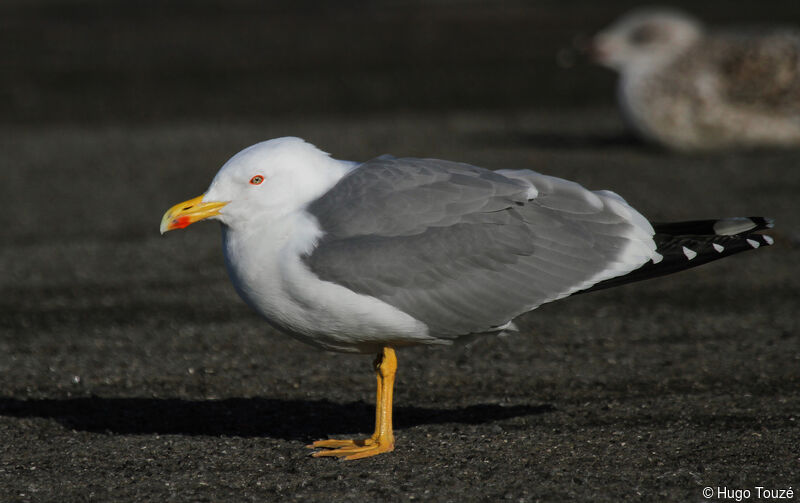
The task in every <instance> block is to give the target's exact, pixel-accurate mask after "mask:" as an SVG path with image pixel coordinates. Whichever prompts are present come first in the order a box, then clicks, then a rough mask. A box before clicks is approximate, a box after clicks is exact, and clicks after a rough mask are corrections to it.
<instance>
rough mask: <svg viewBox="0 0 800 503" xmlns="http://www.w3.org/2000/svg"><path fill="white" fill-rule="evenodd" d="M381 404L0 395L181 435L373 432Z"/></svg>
mask: <svg viewBox="0 0 800 503" xmlns="http://www.w3.org/2000/svg"><path fill="white" fill-rule="evenodd" d="M551 410H553V407H552V406H551V405H548V404H540V405H513V406H501V405H496V404H486V405H470V406H467V407H462V408H456V409H443V408H425V407H395V414H394V415H395V428H396V429H404V428H410V427H413V426H418V425H423V424H443V423H461V424H481V423H487V422H491V421H497V420H503V419H510V418H513V417H519V416H528V415H536V414H543V413H546V412H549V411H551ZM374 412H375V409H374V406H372V405H368V404H366V403H364V402H352V403H334V402H330V401H328V400H285V399H273V398H228V399H224V400H184V399H178V398H163V399H162V398H101V397H86V398H64V399H33V400H19V399H15V398H0V416H7V417H25V418H31V417H38V418H46V419H53V420H55V421H57V422H59V423H61V424H62V425H63V426H65V427H66V428H70V429H74V430H79V431H90V432H98V433H112V434H133V435H135V434H165V435H166V434H177V435H210V436H221V435H224V436H241V437H271V438H282V439H285V440H304V441H307V440H310V439H316V438H320V437H325V436H328V435H330V434H347V433H357V432H366V431H369V430H370V429H371V427H372V426H373V424H374Z"/></svg>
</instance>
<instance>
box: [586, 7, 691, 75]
mask: <svg viewBox="0 0 800 503" xmlns="http://www.w3.org/2000/svg"><path fill="white" fill-rule="evenodd" d="M702 33H703V28H702V25H701V24H700V22H699V21H697V20H696V19H694V18H692V17H691V16H689V15H688V14H684V13H683V12H680V11H677V10H672V9H667V8H656V7H650V8H643V9H637V10H634V11H632V12H630V13H628V14H626V15H624V16H623V17H622V18H620V19H619V20H618V21H616V22H615V23H614V24H612V25H611V26H609V27H608V28H606V29H605V30H603V31H601V32H600V33H598V34H597V35H596V36H595V37H594V40H593V44H592V49H593V51H592V52H593V53H594V58H595V61H597V62H598V63H600V64H602V65H604V66H607V67H610V68H613V69H615V70H617V71H619V72H622V73H626V72H629V71H637V70H643V69H649V68H655V67H662V66H664V65H666V64H669V63H670V62H672V61H673V60H674V59H675V58H676V57H677V56H679V55H681V54H683V52H684V51H686V50H687V49H688V48H689V47H691V46H692V45H693V44H694V43H695V42H697V41H698V40H699V39H700V37H701V36H702Z"/></svg>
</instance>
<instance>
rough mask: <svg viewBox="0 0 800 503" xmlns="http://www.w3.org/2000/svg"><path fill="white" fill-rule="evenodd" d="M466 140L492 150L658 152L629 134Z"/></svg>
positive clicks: (518, 134) (503, 136)
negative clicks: (639, 150) (525, 148)
mask: <svg viewBox="0 0 800 503" xmlns="http://www.w3.org/2000/svg"><path fill="white" fill-rule="evenodd" d="M467 140H468V141H469V143H470V144H472V145H476V146H484V147H494V148H498V147H503V148H507V147H528V148H530V147H533V148H538V149H545V150H563V149H588V150H605V149H609V150H610V149H623V148H624V149H630V148H634V149H642V150H653V149H656V150H658V147H656V146H653V145H651V144H648V143H646V142H644V141H642V140H641V139H639V138H638V137H636V136H634V135H633V134H632V133H619V134H593V133H574V134H571V133H521V132H516V133H515V132H508V133H503V134H496V133H473V134H469V135H467Z"/></svg>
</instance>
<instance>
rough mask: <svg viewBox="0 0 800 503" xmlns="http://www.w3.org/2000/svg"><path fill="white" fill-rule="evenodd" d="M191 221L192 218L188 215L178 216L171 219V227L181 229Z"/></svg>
mask: <svg viewBox="0 0 800 503" xmlns="http://www.w3.org/2000/svg"><path fill="white" fill-rule="evenodd" d="M191 223H192V219H191V218H189V217H178V218H176V219H175V220H173V221H172V227H173V228H175V229H183V228H184V227H188V226H189V224H191Z"/></svg>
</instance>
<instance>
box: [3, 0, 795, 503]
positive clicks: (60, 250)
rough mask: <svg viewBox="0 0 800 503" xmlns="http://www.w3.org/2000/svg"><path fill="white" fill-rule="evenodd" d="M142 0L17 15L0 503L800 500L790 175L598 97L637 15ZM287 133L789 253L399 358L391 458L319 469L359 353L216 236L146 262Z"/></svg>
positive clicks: (560, 309) (7, 69) (340, 422)
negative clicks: (191, 204)
mask: <svg viewBox="0 0 800 503" xmlns="http://www.w3.org/2000/svg"><path fill="white" fill-rule="evenodd" d="M131 5H132V4H128V3H126V2H113V1H112V2H106V1H100V0H86V1H81V2H77V1H73V0H58V1H54V0H33V1H30V2H17V1H10V2H5V3H3V4H2V5H0V28H2V29H0V56H2V57H0V74H1V76H2V79H0V97H2V98H3V99H2V100H0V201H1V202H2V211H0V501H2V502H6V501H14V502H16V501H21V502H24V501H48V502H50V501H53V502H72V501H135V502H140V501H176V502H184V501H187V502H189V501H213V502H216V501H230V502H242V501H295V500H296V501H411V500H422V501H454V502H461V501H497V500H510V501H538V500H541V501H565V500H579V501H619V500H625V499H632V500H640V501H658V500H668V501H706V499H705V498H704V497H703V493H702V491H703V488H705V487H712V488H713V489H714V490H715V491H716V490H717V488H718V487H719V488H722V487H727V488H729V489H731V490H735V489H749V490H750V491H753V496H752V497H751V500H756V498H755V491H756V490H755V487H756V486H763V487H767V488H771V489H784V488H788V487H790V486H791V487H793V488H794V490H795V491H797V490H798V489H800V448H798V445H800V428H798V426H799V425H798V422H800V330H799V329H800V314H798V299H800V274H799V273H800V202H799V201H798V197H800V153H796V152H749V153H728V154H720V155H714V156H710V155H709V156H679V155H672V154H669V153H667V152H664V151H661V150H658V149H655V148H652V147H649V146H647V145H643V144H641V143H638V142H637V141H635V140H634V139H632V138H631V137H630V136H629V134H628V133H627V132H626V130H625V128H624V126H623V124H622V123H621V121H620V119H619V115H618V113H617V112H616V110H615V109H614V108H613V106H612V98H613V90H612V87H611V85H612V82H613V78H612V76H611V75H610V73H607V72H604V71H602V70H598V69H596V68H592V67H590V66H588V65H586V64H585V62H581V61H580V57H579V55H577V53H576V51H575V46H579V45H580V43H581V40H583V39H584V38H585V35H586V34H587V33H591V32H592V31H593V30H594V29H596V28H598V27H599V26H602V25H603V24H605V23H606V22H608V21H610V20H611V19H613V18H614V17H616V15H618V14H619V13H620V12H621V11H624V10H625V9H627V8H628V7H630V5H631V2H622V1H615V2H606V3H603V4H602V5H601V4H599V3H596V2H574V3H572V4H564V3H547V2H538V3H523V2H508V3H504V5H505V8H503V9H498V8H495V6H494V5H496V4H490V3H487V2H430V3H428V4H426V5H425V6H422V5H420V4H418V3H414V2H407V1H400V2H366V3H363V2H341V3H338V4H337V5H339V7H338V8H336V9H333V8H325V7H323V5H331V4H326V3H324V2H311V1H306V2H294V3H293V4H292V7H286V6H284V7H276V6H274V5H275V4H269V3H266V2H255V1H249V0H241V1H237V2H221V1H217V0H209V1H206V2H186V1H181V0H176V1H175V2H143V3H141V5H138V3H137V6H136V7H135V8H134V7H132V6H131ZM375 5H378V7H375ZM730 5H731V4H730V3H729V2H721V1H712V2H708V3H704V4H703V6H702V7H701V6H698V9H700V8H702V10H703V12H702V13H703V15H704V17H705V18H708V19H712V20H714V21H718V22H736V21H738V22H748V21H754V22H764V21H770V20H779V21H780V20H791V19H797V17H796V13H797V4H796V3H794V2H785V3H775V4H770V9H766V8H764V6H763V2H738V3H737V5H736V8H735V9H734V8H732V7H730ZM792 15H795V17H792ZM714 16H716V17H714ZM311 34H313V36H312V35H311ZM582 37H584V38H582ZM363 41H368V43H364V42H363ZM284 135H298V136H302V137H305V138H307V139H308V140H309V141H311V142H313V143H315V144H317V145H319V146H320V147H321V148H323V149H325V150H327V151H329V152H331V153H332V154H333V155H334V156H336V157H338V158H345V159H367V158H371V157H374V156H376V155H379V154H382V153H387V152H391V153H393V154H397V155H409V156H431V157H440V158H446V159H453V160H459V161H465V162H470V163H473V164H477V165H480V166H484V167H487V168H492V169H502V168H532V169H536V170H538V171H541V172H545V173H548V174H553V175H557V176H562V177H565V178H570V179H573V180H576V181H578V182H580V183H582V184H584V185H586V186H588V187H591V188H610V189H613V190H615V191H617V192H619V193H620V194H622V195H623V196H624V197H626V198H627V199H628V201H629V202H630V203H631V204H633V205H634V206H635V207H637V208H639V209H640V210H641V211H642V212H643V213H644V214H645V215H646V216H648V217H649V218H651V219H653V220H661V221H663V220H681V219H691V218H713V217H719V216H734V215H745V216H746V215H767V216H772V217H775V218H776V221H777V227H776V228H775V230H774V232H772V235H773V236H774V237H775V245H774V246H773V247H770V248H768V249H760V250H756V251H754V252H749V253H745V254H741V255H738V256H736V257H732V258H730V259H727V260H723V261H720V262H717V263H713V264H709V265H707V266H704V267H701V268H698V269H695V270H692V271H690V272H685V273H681V274H678V275H674V276H671V277H665V278H661V279H657V280H653V281H649V282H643V283H640V284H635V285H628V286H625V287H621V288H616V289H609V290H605V291H602V292H597V293H593V294H588V295H580V296H577V297H575V298H571V299H566V300H564V301H559V302H556V303H553V304H550V305H546V306H543V307H541V308H540V309H537V310H536V311H535V312H533V313H531V314H529V315H526V316H523V317H521V318H520V319H519V320H518V325H519V327H520V331H519V332H518V333H514V334H511V335H509V336H506V337H487V338H483V339H479V340H476V341H474V342H472V343H471V344H469V345H465V346H457V347H452V348H423V347H420V348H410V349H404V350H401V351H399V353H398V358H399V373H398V383H397V389H396V397H395V405H396V408H395V426H396V436H397V449H396V451H395V452H393V453H391V454H387V455H382V456H378V457H375V458H370V459H366V460H361V461H357V462H338V461H335V460H331V459H312V458H310V457H309V456H308V453H309V451H308V450H307V449H305V448H304V446H305V444H307V443H308V442H310V441H312V440H315V439H318V438H324V437H326V436H328V435H335V436H344V435H359V434H366V433H369V431H370V429H371V427H372V425H373V416H372V414H373V410H372V409H373V405H372V400H373V393H374V389H373V386H374V378H373V375H372V373H371V360H372V358H371V357H366V356H352V355H351V356H347V355H337V354H333V353H324V352H319V351H317V350H314V349H312V348H309V347H307V346H304V345H302V344H301V343H299V342H295V341H294V340H292V339H290V338H288V337H286V336H283V335H281V334H279V333H276V332H274V331H273V330H271V329H270V328H269V327H268V326H267V325H266V324H265V323H264V322H263V321H261V320H260V319H259V318H258V317H257V316H256V315H255V314H253V313H251V312H250V311H249V310H248V309H247V308H246V306H245V305H244V304H243V303H242V302H241V301H240V300H239V299H238V298H237V297H236V294H235V293H234V291H233V289H232V287H231V286H230V284H229V282H228V279H227V277H226V275H225V271H224V266H223V262H222V256H221V250H220V246H219V242H220V238H219V229H218V227H217V225H216V224H198V225H196V226H192V227H191V228H189V229H186V230H185V231H182V232H174V233H170V234H168V235H167V236H164V237H161V236H159V235H158V224H159V220H160V218H161V215H162V213H163V212H164V210H166V209H167V208H168V207H169V206H171V205H172V204H174V203H176V202H178V201H182V200H184V199H186V198H188V197H192V196H195V195H197V194H199V193H201V192H202V191H203V190H204V189H205V188H206V187H207V185H208V183H209V181H210V180H211V177H212V176H213V174H214V173H215V172H216V171H217V169H218V168H219V166H220V165H221V164H222V163H223V162H224V161H225V160H226V159H227V158H228V157H229V156H231V155H232V154H233V153H235V152H237V151H238V150H239V149H241V148H243V147H244V146H247V145H249V144H251V143H254V142H256V141H259V140H263V139H267V138H271V137H276V136H284ZM797 497H798V496H796V495H795V497H794V498H795V499H797ZM729 500H730V498H729ZM711 501H722V499H721V498H718V497H716V496H715V497H713V498H711Z"/></svg>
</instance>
